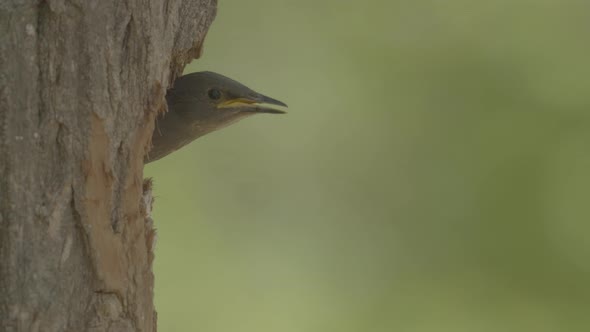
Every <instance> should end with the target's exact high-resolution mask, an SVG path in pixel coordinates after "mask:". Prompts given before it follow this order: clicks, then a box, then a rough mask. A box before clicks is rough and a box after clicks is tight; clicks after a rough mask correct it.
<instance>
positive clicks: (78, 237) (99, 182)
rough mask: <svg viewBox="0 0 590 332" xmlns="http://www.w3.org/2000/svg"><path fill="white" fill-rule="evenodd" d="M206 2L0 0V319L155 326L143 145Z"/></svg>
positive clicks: (207, 15) (32, 327)
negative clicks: (144, 184) (144, 185)
mask: <svg viewBox="0 0 590 332" xmlns="http://www.w3.org/2000/svg"><path fill="white" fill-rule="evenodd" d="M216 5H217V1H216V0H192V1H191V0H143V1H142V0H127V1H121V0H87V1H82V0H45V1H43V0H41V1H39V0H37V1H27V0H2V1H0V324H1V325H0V330H1V331H155V330H156V313H155V310H154V305H153V283H154V278H153V274H152V258H153V254H152V250H153V242H154V241H153V239H154V231H153V230H152V227H151V222H150V218H149V208H150V204H151V202H150V201H149V199H150V198H149V183H146V187H145V188H143V187H142V186H143V157H144V154H145V153H146V151H147V149H148V148H149V140H150V138H151V134H152V131H153V126H154V118H155V116H156V114H157V113H158V112H161V111H165V107H166V104H165V99H164V96H165V93H166V89H167V87H168V86H169V84H170V82H172V81H173V79H174V78H175V77H176V75H178V74H180V73H181V72H182V69H183V68H184V66H185V65H186V64H187V63H188V62H189V61H190V60H192V59H193V58H196V57H198V56H199V55H200V52H201V45H202V43H203V40H204V38H205V34H206V32H207V29H208V28H209V25H210V24H211V22H212V20H213V18H214V16H215V11H216ZM144 189H145V191H146V193H145V195H144Z"/></svg>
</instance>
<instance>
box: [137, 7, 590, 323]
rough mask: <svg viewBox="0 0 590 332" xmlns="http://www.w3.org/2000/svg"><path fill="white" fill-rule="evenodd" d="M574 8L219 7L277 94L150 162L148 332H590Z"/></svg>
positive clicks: (217, 32) (243, 69)
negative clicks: (152, 231) (269, 105)
mask: <svg viewBox="0 0 590 332" xmlns="http://www.w3.org/2000/svg"><path fill="white" fill-rule="evenodd" d="M589 30H590V3H588V2H582V1H555V0H552V1H543V0H536V1H526V0H520V1H519V0H512V1H502V0H500V1H488V2H483V1H467V0H449V1H392V0H390V1H376V0H373V1H336V0H333V1H311V0H297V1H295V0H290V1H287V0H258V1H239V0H222V1H220V3H219V11H218V16H217V19H216V20H215V22H214V24H213V26H212V28H211V30H210V33H209V35H208V37H207V40H206V43H205V52H204V54H203V57H202V59H200V60H198V61H195V62H194V63H193V64H191V65H190V66H189V67H188V68H187V72H192V71H201V70H212V71H216V72H219V73H221V74H224V75H227V76H230V77H232V78H234V79H237V80H239V81H241V82H243V83H245V84H246V85H248V86H250V87H252V88H253V89H255V90H257V91H259V92H262V93H264V94H267V95H270V96H272V97H275V98H277V99H280V100H283V101H285V102H286V103H287V104H289V114H287V115H285V116H270V115H259V116H256V117H253V118H249V119H246V120H244V121H242V122H240V123H238V124H236V125H233V126H231V127H229V128H226V129H224V130H222V131H220V132H216V133H213V134H211V135H208V136H206V137H203V138H201V139H199V140H197V141H196V142H194V143H193V144H191V145H190V146H188V147H186V148H184V149H183V150H181V151H179V152H177V153H175V154H173V155H171V156H169V157H167V158H165V159H163V160H161V161H158V162H156V163H153V164H150V165H149V166H147V167H146V171H145V173H146V176H152V177H154V178H155V195H156V196H157V200H156V205H155V220H156V226H157V228H158V233H159V240H158V245H157V252H156V261H155V274H156V306H157V310H158V313H159V315H158V318H159V329H160V331H207V332H229V331H240V332H248V331H252V332H254V331H256V332H266V331H268V332H271V331H272V332H279V331H280V332H291V331H293V332H295V331H298V332H299V331H303V332H308V331H309V332H329V331H338V332H346V331H371V332H380V331H437V332H439V331H453V332H455V331H469V332H472V331H478V332H479V331H494V332H496V331H589V330H590V316H589V314H588V308H589V306H590V285H589V283H590V236H589V232H590V226H589V221H590V204H589V199H590V175H589V172H590V149H589V146H588V142H589V141H590V110H589V106H590V94H589V89H590V60H589V59H590V41H589V39H588V31H589Z"/></svg>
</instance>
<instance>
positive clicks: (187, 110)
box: [145, 72, 287, 163]
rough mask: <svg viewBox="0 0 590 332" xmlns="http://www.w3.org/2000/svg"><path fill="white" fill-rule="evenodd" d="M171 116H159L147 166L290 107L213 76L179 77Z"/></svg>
mask: <svg viewBox="0 0 590 332" xmlns="http://www.w3.org/2000/svg"><path fill="white" fill-rule="evenodd" d="M166 102H167V103H168V112H166V114H162V115H160V116H158V118H157V119H156V128H155V129H154V134H153V136H152V149H151V150H150V152H149V153H148V155H147V156H146V157H145V162H146V163H148V162H152V161H154V160H158V159H160V158H162V157H164V156H166V155H168V154H170V153H172V152H174V151H176V150H178V149H180V148H181V147H183V146H185V145H186V144H188V143H190V142H192V141H194V140H195V139H197V138H199V137H201V136H203V135H205V134H207V133H210V132H212V131H214V130H217V129H220V128H222V127H224V126H227V125H229V124H231V123H233V122H235V121H238V120H240V119H242V118H245V117H247V116H249V115H253V114H257V113H272V114H281V113H285V112H284V111H281V110H278V109H276V108H274V107H271V106H270V105H278V106H284V107H286V106H287V105H286V104H284V103H282V102H280V101H278V100H276V99H272V98H270V97H267V96H264V95H262V94H259V93H257V92H255V91H253V90H251V89H250V88H248V87H246V86H245V85H243V84H241V83H239V82H237V81H234V80H232V79H230V78H228V77H225V76H223V75H219V74H216V73H213V72H198V73H192V74H187V75H184V76H181V77H179V78H178V79H176V81H175V82H174V86H173V87H172V88H171V89H170V90H168V93H167V94H166Z"/></svg>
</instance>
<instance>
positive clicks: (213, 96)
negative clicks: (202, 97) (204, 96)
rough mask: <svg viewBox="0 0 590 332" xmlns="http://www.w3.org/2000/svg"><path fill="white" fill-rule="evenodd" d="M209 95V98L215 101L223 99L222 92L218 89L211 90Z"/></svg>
mask: <svg viewBox="0 0 590 332" xmlns="http://www.w3.org/2000/svg"><path fill="white" fill-rule="evenodd" d="M208 94H209V98H211V99H213V100H217V99H219V98H221V91H219V90H217V89H211V90H209V92H208Z"/></svg>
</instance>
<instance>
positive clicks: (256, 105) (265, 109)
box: [217, 93, 287, 114]
mask: <svg viewBox="0 0 590 332" xmlns="http://www.w3.org/2000/svg"><path fill="white" fill-rule="evenodd" d="M276 106H282V107H287V104H285V103H283V102H282V101H279V100H276V99H274V98H270V97H267V96H265V95H262V94H259V93H255V94H252V95H250V96H248V97H240V98H234V99H230V100H226V101H224V102H222V103H220V104H219V105H218V106H217V108H238V109H240V111H241V112H251V113H270V114H284V113H287V112H285V111H283V110H280V109H276Z"/></svg>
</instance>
